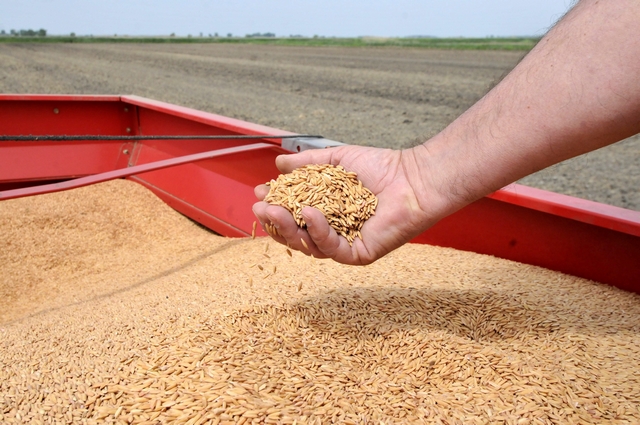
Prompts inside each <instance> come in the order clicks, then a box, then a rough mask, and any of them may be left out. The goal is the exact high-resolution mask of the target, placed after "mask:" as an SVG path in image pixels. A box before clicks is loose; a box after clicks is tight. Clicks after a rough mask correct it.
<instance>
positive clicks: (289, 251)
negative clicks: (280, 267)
mask: <svg viewBox="0 0 640 425" xmlns="http://www.w3.org/2000/svg"><path fill="white" fill-rule="evenodd" d="M287 255H289V257H293V254H292V253H291V250H290V249H289V248H287Z"/></svg>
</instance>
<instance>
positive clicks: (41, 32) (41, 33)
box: [38, 28, 47, 37]
mask: <svg viewBox="0 0 640 425" xmlns="http://www.w3.org/2000/svg"><path fill="white" fill-rule="evenodd" d="M46 36H47V30H46V29H44V28H40V29H39V30H38V37H46Z"/></svg>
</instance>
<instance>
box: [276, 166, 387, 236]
mask: <svg viewBox="0 0 640 425" xmlns="http://www.w3.org/2000/svg"><path fill="white" fill-rule="evenodd" d="M267 185H268V186H269V193H268V194H267V196H266V197H265V198H264V200H265V202H268V203H270V204H273V205H280V206H283V207H285V208H286V209H287V210H289V211H290V212H291V213H292V214H293V218H294V219H295V220H296V223H297V224H298V226H300V227H303V228H304V227H305V226H306V224H305V222H304V218H302V208H303V207H314V208H317V209H318V210H320V211H321V212H322V213H323V214H324V216H325V217H326V218H327V221H328V222H329V225H330V226H331V227H333V228H334V229H335V231H336V232H338V234H339V235H342V236H344V237H345V238H346V239H347V240H348V241H349V245H351V244H353V241H354V240H355V239H356V238H361V239H362V235H361V234H360V229H362V226H363V225H364V222H365V221H367V219H368V218H369V217H371V216H372V215H373V214H375V210H376V206H377V205H378V198H376V196H375V195H374V194H373V193H372V192H371V191H370V190H369V189H367V188H366V187H364V186H362V182H361V181H360V180H358V175H357V174H356V173H354V172H352V171H346V170H345V169H344V167H342V166H341V165H338V166H333V165H330V164H323V165H317V164H312V165H306V166H304V167H300V168H298V169H295V170H293V171H292V172H291V173H287V174H280V175H279V176H278V178H277V179H276V180H271V181H270V182H268V183H267ZM303 242H304V241H303Z"/></svg>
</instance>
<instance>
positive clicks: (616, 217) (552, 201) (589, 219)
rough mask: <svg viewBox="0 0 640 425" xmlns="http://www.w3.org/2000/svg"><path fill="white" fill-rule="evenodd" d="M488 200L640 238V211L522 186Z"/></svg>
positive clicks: (490, 196) (504, 191)
mask: <svg viewBox="0 0 640 425" xmlns="http://www.w3.org/2000/svg"><path fill="white" fill-rule="evenodd" d="M488 197H489V198H492V199H497V200H501V201H504V202H507V203H511V204H516V205H520V206H523V207H526V208H531V209H534V210H536V211H542V212H547V213H550V214H553V215H555V216H559V217H565V218H570V219H572V220H577V221H581V222H583V223H588V224H593V225H594V226H599V227H604V228H606V229H611V230H616V231H619V232H624V233H629V234H631V235H635V236H640V211H632V210H627V209H624V208H619V207H615V206H613V205H606V204H601V203H599V202H593V201H589V200H587V199H580V198H574V197H573V196H567V195H562V194H560V193H554V192H549V191H546V190H541V189H536V188H533V187H528V186H522V185H519V184H511V185H509V186H507V187H505V188H503V189H501V190H498V191H497V192H495V193H493V194H491V195H489V196H488Z"/></svg>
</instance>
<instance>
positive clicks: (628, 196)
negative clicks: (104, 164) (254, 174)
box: [0, 44, 640, 210]
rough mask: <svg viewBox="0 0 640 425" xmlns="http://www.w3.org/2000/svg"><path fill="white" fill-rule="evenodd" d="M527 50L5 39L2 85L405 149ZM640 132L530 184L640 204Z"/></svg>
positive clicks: (0, 53) (0, 57)
mask: <svg viewBox="0 0 640 425" xmlns="http://www.w3.org/2000/svg"><path fill="white" fill-rule="evenodd" d="M521 56H522V53H521V52H492V51H445V50H417V49H401V48H363V49H358V48H333V47H332V48H315V47H310V48H302V47H300V48H295V47H278V46H256V45H225V44H191V45H186V44H180V45H178V44H173V45H160V44H140V45H136V44H125V45H120V44H114V45H109V44H93V45H91V44H89V45H75V44H50V45H49V44H47V45H34V44H14V45H11V44H0V92H3V93H87V94H89V93H94V94H136V95H140V96H146V97H149V98H153V99H158V100H162V101H166V102H171V103H175V104H179V105H184V106H189V107H192V108H196V109H200V110H204V111H210V112H214V113H219V114H222V115H227V116H231V117H234V118H240V119H244V120H248V121H251V122H256V123H260V124H265V125H269V126H273V127H276V128H281V129H285V130H291V131H296V132H300V133H313V134H322V135H324V136H325V137H327V138H330V139H334V140H338V141H342V142H346V143H351V144H364V145H373V146H383V147H393V148H402V147H407V146H411V145H413V144H415V143H417V142H420V141H423V140H425V138H427V137H429V136H431V135H433V134H435V133H436V132H438V131H439V130H441V129H442V128H444V127H445V126H446V125H447V124H448V123H449V122H451V121H452V120H453V119H454V118H456V117H457V116H458V115H459V114H461V113H462V112H463V111H464V110H465V109H466V108H468V107H469V106H470V105H472V104H473V103H474V102H475V101H476V100H477V99H479V98H480V97H481V96H482V95H483V94H484V93H485V92H486V91H487V89H488V88H489V87H491V85H492V84H494V83H495V82H496V81H497V80H499V79H500V77H501V76H502V75H503V74H504V73H506V72H508V71H509V70H510V69H511V68H512V67H513V66H514V65H515V64H516V63H517V62H518V60H519V59H520V57H521ZM639 157H640V138H639V137H637V136H636V137H634V138H632V139H630V140H627V141H625V142H622V143H619V144H616V145H614V146H611V147H608V148H605V149H602V150H600V151H597V152H594V153H592V154H589V155H586V156H583V157H581V158H579V159H575V160H571V161H567V162H565V163H562V164H559V165H556V166H553V167H551V168H549V169H547V170H544V171H542V172H540V173H537V174H535V175H533V176H530V177H527V178H525V179H523V181H522V182H523V183H525V184H527V185H531V186H534V187H539V188H543V189H547V190H552V191H555V192H560V193H565V194H569V195H573V196H578V197H582V198H586V199H592V200H595V201H598V202H603V203H608V204H612V205H617V206H621V207H625V208H630V209H635V210H640V191H638V189H637V188H638V187H640V167H638V158H639Z"/></svg>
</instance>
